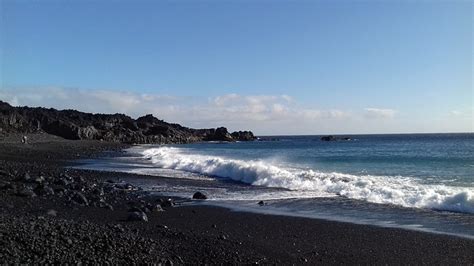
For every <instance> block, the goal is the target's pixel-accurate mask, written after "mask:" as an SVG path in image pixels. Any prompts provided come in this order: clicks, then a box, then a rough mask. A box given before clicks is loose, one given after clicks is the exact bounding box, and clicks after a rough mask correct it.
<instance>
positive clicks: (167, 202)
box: [160, 199, 174, 208]
mask: <svg viewBox="0 0 474 266" xmlns="http://www.w3.org/2000/svg"><path fill="white" fill-rule="evenodd" d="M160 205H161V207H163V208H166V207H173V206H174V201H173V199H167V200H161V203H160Z"/></svg>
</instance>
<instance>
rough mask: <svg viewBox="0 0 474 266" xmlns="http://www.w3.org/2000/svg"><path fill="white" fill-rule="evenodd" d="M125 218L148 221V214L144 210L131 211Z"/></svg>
mask: <svg viewBox="0 0 474 266" xmlns="http://www.w3.org/2000/svg"><path fill="white" fill-rule="evenodd" d="M127 220H128V221H145V222H148V216H147V215H146V213H144V212H131V213H129V215H128V218H127Z"/></svg>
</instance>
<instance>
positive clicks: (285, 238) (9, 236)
mask: <svg viewBox="0 0 474 266" xmlns="http://www.w3.org/2000/svg"><path fill="white" fill-rule="evenodd" d="M20 140H21V136H20V135H14V134H11V135H9V136H7V137H4V138H3V139H2V140H1V141H0V151H1V152H0V168H1V170H2V171H1V174H0V178H1V179H0V180H1V182H0V187H1V189H0V201H1V204H0V234H1V235H2V237H1V240H0V246H1V252H0V261H2V262H4V263H13V262H17V263H32V262H50V263H65V262H69V263H78V262H82V263H105V262H110V263H163V264H169V265H171V264H222V263H233V264H254V263H257V264H275V263H276V264H306V263H308V264H402V263H403V264H407V263H410V264H472V263H473V262H474V254H473V253H472V250H474V241H473V240H470V239H466V238H461V237H454V236H448V235H442V234H431V233H424V232H417V231H410V230H403V229H397V228H382V227H377V226H370V225H358V224H352V223H343V222H334V221H326V220H321V219H309V218H299V217H289V216H278V215H266V214H255V213H247V212H237V211H232V210H229V209H225V208H219V207H212V206H205V205H199V204H194V205H193V204H188V203H189V201H190V200H189V199H183V198H175V199H174V206H168V205H171V204H167V203H168V199H167V198H163V197H159V196H154V195H149V194H147V193H145V192H144V191H141V190H140V189H139V188H137V187H135V185H134V184H133V180H134V179H146V178H150V177H148V176H144V175H136V174H127V173H114V172H106V171H92V170H83V169H71V168H69V166H72V165H74V161H75V160H77V159H87V158H95V157H98V156H113V155H114V154H117V153H118V154H120V152H121V150H122V149H124V148H127V147H129V145H123V144H117V143H108V142H101V141H84V140H75V141H73V140H64V139H61V138H58V137H54V136H50V135H47V134H32V135H29V136H28V141H29V143H28V144H22V143H21V141H20ZM106 151H108V152H107V153H104V152H106ZM25 173H28V175H29V176H30V178H29V179H28V178H26V179H25ZM40 176H43V177H44V180H46V181H41V178H39V180H36V178H38V177H40ZM153 178H156V177H153ZM62 179H67V180H69V181H67V184H65V185H63V187H58V186H59V185H57V184H58V183H60V182H63V181H61V180H62ZM166 180H167V179H166V178H165V177H163V178H162V180H161V181H160V180H159V179H157V182H167V181H166ZM48 182H50V183H51V184H53V183H54V184H56V185H54V186H53V185H51V187H52V188H54V189H53V190H54V192H53V193H41V191H42V190H41V188H38V186H39V185H41V186H42V188H44V186H45V185H44V184H47V183H48ZM173 182H177V181H173ZM128 183H130V184H128ZM124 184H126V185H125V186H124ZM24 187H32V191H36V192H35V195H34V196H33V195H32V194H30V193H28V192H27V191H24V190H22V188H24ZM111 188H112V189H111ZM43 190H44V189H43ZM61 190H62V191H61ZM43 192H44V191H43ZM77 193H80V194H81V195H82V196H84V198H85V201H84V199H83V198H82V197H78V196H77ZM190 197H191V195H190ZM156 205H161V206H162V207H161V208H160V207H157V208H156V209H155V208H154V207H156ZM144 206H147V207H146V208H147V211H149V212H147V213H146V215H147V219H148V221H129V216H130V212H129V210H130V209H131V208H140V207H141V208H142V209H144V208H145V207H144ZM160 209H163V210H160Z"/></svg>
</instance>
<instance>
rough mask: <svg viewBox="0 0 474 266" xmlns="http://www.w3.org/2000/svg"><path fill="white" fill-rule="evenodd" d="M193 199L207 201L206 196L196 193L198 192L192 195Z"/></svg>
mask: <svg viewBox="0 0 474 266" xmlns="http://www.w3.org/2000/svg"><path fill="white" fill-rule="evenodd" d="M193 199H200V200H205V199H207V196H206V195H204V194H203V193H201V192H199V191H198V192H196V193H194V195H193Z"/></svg>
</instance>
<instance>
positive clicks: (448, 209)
mask: <svg viewBox="0 0 474 266" xmlns="http://www.w3.org/2000/svg"><path fill="white" fill-rule="evenodd" d="M320 137H321V136H272V137H261V138H260V140H259V141H253V142H235V143H219V142H213V143H209V142H205V143H194V144H184V145H183V144H181V145H138V146H133V147H131V148H129V149H127V150H126V152H125V154H121V155H120V156H114V157H110V156H105V157H104V158H99V159H94V160H86V161H83V164H82V165H81V166H80V167H81V168H87V169H96V170H109V171H117V172H129V173H138V174H147V175H154V176H166V177H170V178H174V179H177V180H178V179H179V180H182V181H183V182H172V184H165V185H163V184H162V183H160V185H157V184H156V183H157V182H153V179H147V181H143V180H141V181H140V182H141V183H140V185H141V186H142V187H143V188H144V189H145V190H147V191H150V193H157V194H161V195H169V196H179V197H183V198H191V197H192V195H193V193H194V192H196V191H201V192H203V193H204V194H206V195H207V196H208V198H209V199H208V200H206V201H192V202H191V203H190V204H210V205H216V206H223V207H227V208H231V209H234V210H236V211H250V212H258V213H268V214H277V215H290V216H298V217H308V218H318V219H328V220H335V221H343V222H351V223H359V224H372V225H377V226H383V227H396V228H405V229H410V230H420V231H426V232H432V233H441V234H450V235H457V236H461V237H468V238H474V134H473V133H465V134H397V135H346V136H345V137H349V138H350V140H348V141H345V140H341V141H321V140H320ZM260 201H263V202H264V204H263V205H262V204H258V202H260Z"/></svg>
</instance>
